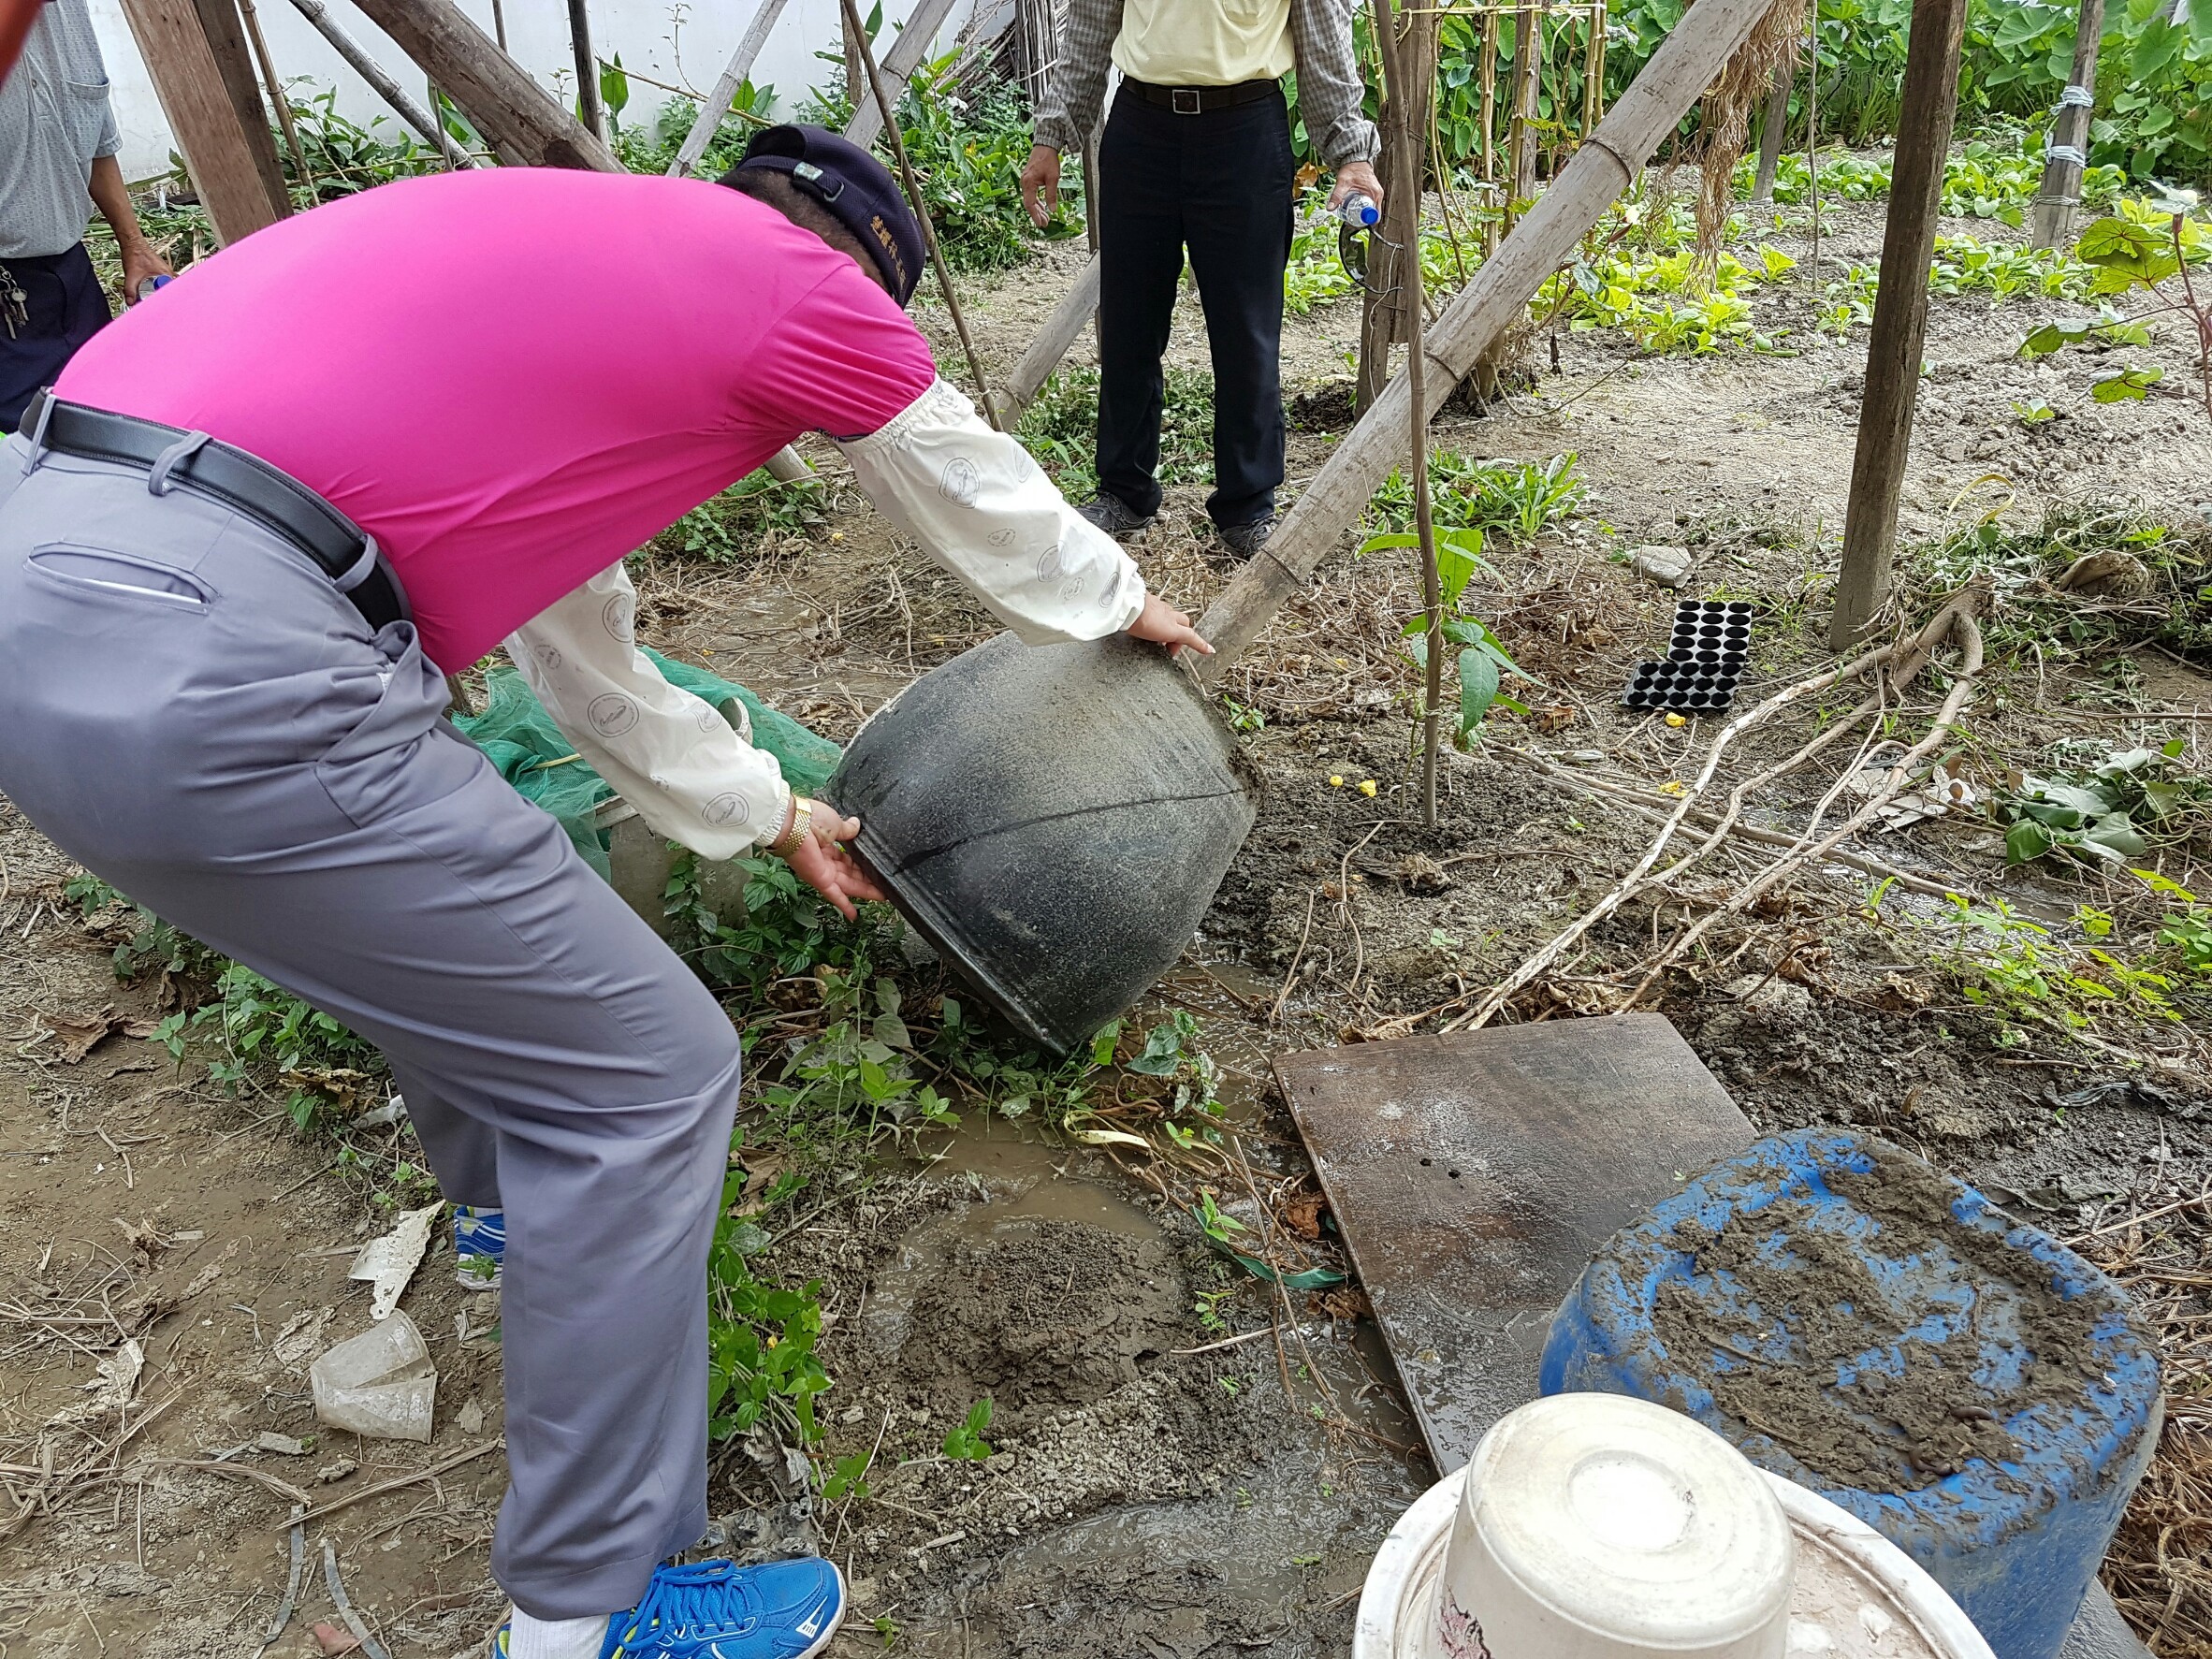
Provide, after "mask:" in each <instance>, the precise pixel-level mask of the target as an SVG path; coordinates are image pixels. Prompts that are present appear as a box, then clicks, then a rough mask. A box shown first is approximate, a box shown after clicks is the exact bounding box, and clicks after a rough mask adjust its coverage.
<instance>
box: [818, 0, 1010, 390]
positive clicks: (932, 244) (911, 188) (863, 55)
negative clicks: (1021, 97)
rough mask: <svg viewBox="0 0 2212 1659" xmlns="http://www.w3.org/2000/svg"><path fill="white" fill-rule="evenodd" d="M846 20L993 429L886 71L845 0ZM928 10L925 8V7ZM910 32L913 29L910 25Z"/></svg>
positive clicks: (978, 359) (976, 360) (979, 369)
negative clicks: (887, 87) (885, 78)
mask: <svg viewBox="0 0 2212 1659" xmlns="http://www.w3.org/2000/svg"><path fill="white" fill-rule="evenodd" d="M842 3H843V7H844V11H845V20H846V22H849V23H851V25H852V33H853V36H854V37H855V38H856V39H858V40H859V42H860V65H861V67H862V68H864V69H866V71H867V77H868V85H869V87H870V88H871V89H872V90H873V91H874V93H875V95H876V110H877V113H878V114H879V115H880V116H881V117H882V121H883V136H884V137H885V138H889V139H890V140H891V153H892V154H893V155H895V156H896V157H897V158H898V175H899V177H900V179H902V180H903V181H905V183H906V187H907V201H908V203H909V204H910V206H911V207H912V208H913V210H914V217H915V218H916V219H918V220H920V221H921V224H922V240H923V241H924V242H925V243H926V244H928V247H929V264H930V269H933V270H935V271H936V272H937V285H938V286H939V288H940V289H942V290H943V292H944V296H945V309H946V310H947V311H949V312H951V313H953V331H954V332H955V333H957V334H958V335H959V336H960V349H961V350H962V351H964V352H966V353H967V354H968V372H969V373H971V374H973V375H974V376H975V395H976V399H977V400H978V401H979V402H981V403H982V406H983V418H984V419H985V420H987V421H989V422H990V423H991V425H992V426H993V427H994V428H997V429H999V430H1004V428H1001V427H999V425H998V410H997V405H996V403H995V402H994V401H993V400H992V397H991V383H990V382H989V381H988V380H986V379H985V378H984V376H983V359H982V356H981V355H980V354H979V353H978V352H977V351H976V349H975V342H974V341H973V340H972V339H970V338H969V337H968V318H967V316H966V315H964V314H963V313H962V312H961V310H960V296H959V295H958V294H956V293H954V292H953V273H952V272H951V271H950V270H949V269H946V267H945V255H944V252H943V250H942V249H940V248H939V246H938V243H937V226H935V225H933V224H932V223H930V218H929V204H928V203H927V202H925V201H924V200H923V199H922V186H921V185H920V184H919V183H918V182H916V181H915V179H914V164H913V163H912V162H910V161H909V160H908V159H907V140H906V135H905V134H903V133H901V132H900V131H899V130H898V117H897V114H896V111H895V109H894V107H893V105H892V102H891V95H890V93H889V92H887V91H886V90H885V89H884V86H883V71H882V70H881V69H880V68H878V67H877V65H876V54H875V51H874V50H873V49H872V48H871V47H870V46H869V45H868V41H867V31H866V29H864V28H863V27H862V26H861V21H860V8H859V7H858V6H856V5H855V4H854V3H853V0H842ZM924 9H926V7H924ZM908 26H909V27H910V28H911V27H912V26H913V25H911V24H909V25H908Z"/></svg>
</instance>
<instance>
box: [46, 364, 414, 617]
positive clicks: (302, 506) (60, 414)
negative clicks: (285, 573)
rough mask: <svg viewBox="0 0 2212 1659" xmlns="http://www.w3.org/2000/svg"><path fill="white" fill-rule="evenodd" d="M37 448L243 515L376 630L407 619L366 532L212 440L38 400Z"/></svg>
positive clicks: (302, 488) (294, 483)
mask: <svg viewBox="0 0 2212 1659" xmlns="http://www.w3.org/2000/svg"><path fill="white" fill-rule="evenodd" d="M17 430H18V431H19V432H21V433H22V434H23V436H25V437H26V438H28V439H30V440H31V442H32V444H34V445H36V446H37V447H39V448H42V449H51V450H53V451H55V452H56V453H57V454H61V455H74V456H78V457H80V458H83V459H86V460H101V461H116V462H120V463H122V464H123V465H125V466H132V467H142V468H144V469H145V470H146V472H147V473H148V474H149V484H150V486H151V487H153V488H154V490H155V493H156V494H160V493H162V491H163V490H165V489H166V488H167V487H169V486H171V485H174V486H176V487H177V488H182V489H189V490H191V491H193V492H194V493H195V494H196V495H204V496H209V497H211V498H212V499H213V500H215V501H218V502H222V503H223V504H224V505H225V506H226V507H229V508H231V509H232V510H233V511H235V512H239V513H243V514H244V515H245V516H246V517H249V518H251V519H253V520H255V522H256V523H258V524H260V525H262V526H263V527H264V528H266V529H268V530H270V531H275V532H276V533H277V534H278V535H280V536H283V537H284V540H285V541H287V542H289V543H291V544H292V546H295V547H297V548H298V549H299V551H300V552H302V553H304V554H306V555H307V556H308V557H309V558H310V559H312V560H314V561H315V563H316V564H318V565H320V566H321V567H322V569H323V571H324V574H325V575H328V576H329V578H330V580H331V582H332V584H333V585H335V586H336V587H337V589H338V590H339V591H340V592H342V593H343V594H344V595H345V596H346V597H347V598H348V599H350V600H352V601H353V603H354V608H355V609H356V610H357V611H359V612H360V613H361V615H362V617H363V618H365V619H366V620H367V622H368V624H369V626H370V627H371V628H382V627H383V626H384V625H385V624H386V623H387V622H397V621H400V620H401V619H403V618H405V617H406V615H407V607H406V605H405V604H403V603H402V602H401V600H400V589H399V586H398V584H397V583H395V582H394V581H393V580H392V576H391V573H390V572H389V571H388V570H386V568H385V565H384V561H383V560H382V559H381V558H380V557H379V555H378V552H377V547H376V542H375V540H374V538H373V537H371V536H370V535H369V534H368V532H367V531H363V530H362V529H361V528H360V527H359V526H358V525H357V524H356V523H354V521H353V520H352V519H350V518H348V517H346V516H345V515H344V514H343V513H341V512H340V511H339V510H338V509H337V508H336V507H333V506H332V505H331V504H330V503H329V502H327V501H325V500H324V499H323V498H322V497H321V496H319V495H317V494H315V492H314V491H313V490H312V489H310V488H307V486H306V485H304V484H302V483H300V482H299V481H298V479H296V478H291V477H287V476H286V475H285V474H284V473H280V472H279V471H277V469H276V468H274V467H272V466H270V465H269V463H268V462H267V461H265V460H262V459H261V458H258V457H256V456H252V455H248V454H247V453H246V452H245V451H244V450H242V449H234V448H233V447H231V445H229V444H224V443H221V442H218V441H217V440H215V439H213V438H210V437H209V436H208V435H207V434H206V433H204V432H186V431H182V430H180V429H178V428H176V427H168V426H164V425H162V424H161V423H160V422H159V421H155V420H140V419H139V418H138V416H137V415H114V414H110V413H109V411H107V410H105V409H88V408H86V407H85V406H84V405H83V404H81V403H65V402H63V401H62V400H60V399H59V398H56V397H54V396H53V394H52V393H51V391H40V392H37V393H36V394H35V395H34V396H33V397H32V399H31V401H30V403H29V404H28V405H27V406H26V407H25V408H24V410H23V418H22V423H21V424H20V425H19V426H18V427H17Z"/></svg>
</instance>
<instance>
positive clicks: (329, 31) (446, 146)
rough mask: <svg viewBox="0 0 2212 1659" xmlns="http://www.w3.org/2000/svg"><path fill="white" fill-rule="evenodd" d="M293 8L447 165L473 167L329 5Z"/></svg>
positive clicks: (319, 1)
mask: <svg viewBox="0 0 2212 1659" xmlns="http://www.w3.org/2000/svg"><path fill="white" fill-rule="evenodd" d="M292 7H293V9H294V10H296V11H298V13H299V15H300V16H301V17H303V18H305V19H307V21H308V22H311V23H313V24H314V26H315V29H316V31H317V32H318V33H319V34H320V35H321V36H323V38H324V39H325V40H327V41H328V42H329V43H330V46H331V48H332V50H333V51H336V52H337V53H338V55H339V56H340V57H342V58H343V59H344V60H345V61H346V63H347V64H348V65H351V66H352V68H353V71H354V73H355V74H357V75H358V76H359V77H360V78H361V79H362V80H366V81H367V82H368V83H369V85H370V86H371V89H373V90H374V92H375V94H376V95H377V96H378V97H380V98H382V99H383V100H384V101H385V102H386V104H388V105H390V106H391V109H392V112H393V113H394V114H395V115H397V116H399V118H400V120H401V121H403V122H405V123H406V124H408V125H409V126H411V127H413V128H414V129H415V131H416V132H418V133H420V134H421V135H422V137H423V138H424V139H425V140H426V141H428V142H429V143H431V144H435V145H436V146H437V147H438V150H439V152H440V153H442V154H443V155H444V157H445V162H446V165H447V166H448V167H457V166H465V167H474V166H475V165H476V159H475V157H473V156H468V155H463V154H462V153H460V151H459V150H458V149H457V148H456V147H455V145H454V142H453V135H452V134H450V133H448V132H447V131H446V130H445V124H444V122H442V121H438V120H434V119H433V118H432V117H431V115H430V114H429V111H428V110H426V109H423V107H422V106H421V105H420V104H417V103H416V102H415V100H414V99H413V98H411V97H409V96H408V95H406V94H405V93H404V92H401V91H400V83H399V82H398V81H396V80H393V79H392V78H391V76H390V75H389V74H388V73H386V70H385V66H384V65H382V64H380V63H378V62H377V61H376V60H375V59H374V58H372V57H371V56H370V55H369V53H368V52H367V51H366V50H364V49H363V47H362V45H361V43H360V42H359V41H357V40H356V39H355V38H354V37H353V36H351V35H349V34H347V33H346V32H345V30H344V29H343V28H342V27H341V26H340V25H339V22H338V20H337V19H335V18H333V17H332V16H331V15H330V8H329V7H327V6H325V5H324V4H323V0H292Z"/></svg>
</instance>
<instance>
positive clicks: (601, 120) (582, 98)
mask: <svg viewBox="0 0 2212 1659" xmlns="http://www.w3.org/2000/svg"><path fill="white" fill-rule="evenodd" d="M568 44H569V49H570V50H571V51H574V52H575V54H576V116H577V119H578V120H580V121H581V122H583V124H584V129H585V131H587V132H589V134H590V135H591V136H592V137H593V138H597V139H599V140H600V142H601V143H604V142H605V141H606V116H605V115H604V113H603V112H602V111H601V109H600V108H599V61H598V60H597V59H596V58H595V57H593V56H592V54H591V11H590V7H589V0H568Z"/></svg>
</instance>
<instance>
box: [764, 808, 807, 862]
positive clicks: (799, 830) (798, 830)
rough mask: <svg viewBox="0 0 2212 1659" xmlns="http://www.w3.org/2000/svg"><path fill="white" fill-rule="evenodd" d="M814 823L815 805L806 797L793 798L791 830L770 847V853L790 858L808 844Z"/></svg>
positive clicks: (771, 843)
mask: <svg viewBox="0 0 2212 1659" xmlns="http://www.w3.org/2000/svg"><path fill="white" fill-rule="evenodd" d="M813 823H814V803H813V802H812V801H809V800H808V798H807V797H806V796H805V795H801V794H794V795H793V796H792V798H791V828H789V829H787V830H785V831H784V832H783V834H782V835H780V836H779V837H777V838H776V839H775V840H774V841H772V842H770V843H769V845H768V851H771V852H773V853H774V854H776V856H777V857H779V858H789V857H790V856H791V855H792V854H793V853H794V852H796V851H798V850H799V849H800V848H801V847H804V846H805V845H806V844H807V832H808V829H810V828H811V827H812V826H813Z"/></svg>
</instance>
